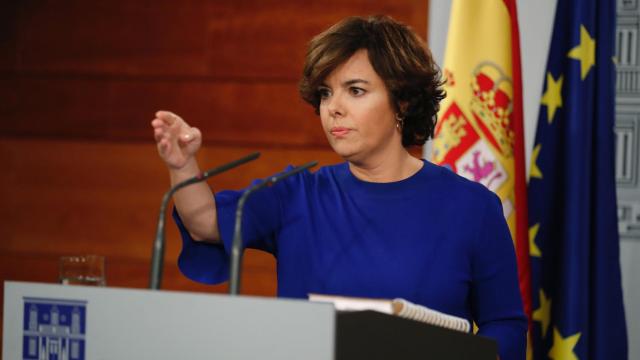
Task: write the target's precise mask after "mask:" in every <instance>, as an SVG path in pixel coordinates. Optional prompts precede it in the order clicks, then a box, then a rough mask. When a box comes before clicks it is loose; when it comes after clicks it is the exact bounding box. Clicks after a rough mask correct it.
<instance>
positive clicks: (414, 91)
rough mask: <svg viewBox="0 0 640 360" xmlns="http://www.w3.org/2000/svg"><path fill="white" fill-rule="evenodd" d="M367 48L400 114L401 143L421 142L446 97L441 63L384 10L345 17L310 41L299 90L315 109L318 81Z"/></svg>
mask: <svg viewBox="0 0 640 360" xmlns="http://www.w3.org/2000/svg"><path fill="white" fill-rule="evenodd" d="M360 49H366V50H367V53H368V56H369V62H371V65H372V66H373V69H374V70H375V71H376V73H377V74H378V76H380V78H382V80H383V81H384V83H385V86H386V87H387V89H388V90H389V95H390V97H391V102H392V104H393V106H394V107H395V110H396V111H397V112H400V108H401V107H400V104H406V109H405V111H403V113H402V114H401V115H402V116H403V117H404V121H403V127H402V145H403V146H404V147H409V146H412V145H423V144H424V143H425V141H427V140H428V139H429V138H432V137H433V131H434V129H435V126H436V122H437V114H438V109H439V108H440V100H442V99H443V98H444V97H445V93H444V90H443V89H442V85H443V83H444V82H443V81H442V76H441V73H440V68H439V67H438V66H437V65H436V63H435V62H434V61H433V58H432V57H431V52H430V51H429V49H428V48H427V47H426V45H425V44H424V42H423V41H422V40H420V38H419V37H418V36H417V35H416V34H415V32H413V30H411V28H409V27H408V26H406V25H404V24H402V23H399V22H397V21H396V20H394V19H392V18H391V17H389V16H384V15H377V16H371V17H368V18H363V17H349V18H346V19H344V20H342V21H340V22H338V23H337V24H335V25H333V26H331V27H330V28H329V29H327V30H326V31H324V32H323V33H321V34H319V35H317V36H316V37H314V38H313V39H312V40H311V42H310V43H309V49H308V50H307V56H306V59H305V64H304V70H303V73H302V79H301V80H300V84H299V91H300V95H301V96H302V98H303V99H304V100H305V101H306V102H308V103H309V104H311V105H312V106H313V107H314V109H315V111H316V114H319V108H320V93H319V92H318V87H319V86H320V85H321V84H322V82H323V81H324V79H325V78H326V77H327V76H328V75H329V74H330V73H331V72H332V71H333V70H334V69H335V68H336V67H338V66H339V65H340V64H342V63H343V62H345V61H346V60H348V59H349V58H350V57H351V56H352V55H353V54H354V53H355V52H356V51H358V50H360Z"/></svg>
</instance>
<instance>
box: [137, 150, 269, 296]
mask: <svg viewBox="0 0 640 360" xmlns="http://www.w3.org/2000/svg"><path fill="white" fill-rule="evenodd" d="M259 156H260V153H259V152H254V153H252V154H249V155H247V156H245V157H243V158H241V159H238V160H234V161H232V162H230V163H227V164H224V165H221V166H218V167H216V168H213V169H211V170H207V171H205V172H203V173H200V174H198V175H196V176H194V177H192V178H190V179H187V180H185V181H182V182H180V183H178V184H176V185H175V186H173V187H172V188H171V189H169V191H167V192H166V193H165V194H164V197H163V198H162V203H161V204H160V216H158V226H157V227H156V238H155V240H154V242H153V253H152V256H151V275H150V277H149V289H153V290H159V289H160V284H161V283H162V268H163V265H164V245H165V236H164V226H165V213H166V209H167V204H168V203H169V200H170V199H171V196H173V194H174V193H175V192H176V191H178V190H180V189H182V188H183V187H186V186H189V185H192V184H195V183H199V182H201V181H204V180H206V179H208V178H210V177H212V176H214V175H218V174H220V173H223V172H225V171H227V170H231V169H233V168H235V167H237V166H239V165H242V164H244V163H247V162H249V161H252V160H255V159H257V158H258V157H259Z"/></svg>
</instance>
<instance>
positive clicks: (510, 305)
mask: <svg viewBox="0 0 640 360" xmlns="http://www.w3.org/2000/svg"><path fill="white" fill-rule="evenodd" d="M492 197H493V200H492V201H490V202H488V203H487V206H486V209H485V211H484V216H483V217H484V220H483V221H482V223H481V224H480V225H481V230H480V231H479V233H478V234H479V236H478V238H477V239H476V242H475V243H474V246H473V261H472V276H473V280H472V288H471V306H472V313H473V318H474V321H475V322H476V324H477V325H478V328H479V331H478V334H479V335H483V336H487V337H490V338H493V339H495V340H496V341H497V342H498V349H499V354H500V358H501V359H503V360H511V359H525V356H526V346H527V340H526V334H527V318H526V316H525V314H524V310H523V306H522V298H521V297H520V287H519V282H518V268H517V265H516V258H515V251H514V246H513V241H512V240H511V235H510V233H509V228H508V226H507V223H506V221H505V219H504V215H503V212H502V204H501V203H500V200H499V199H498V197H497V196H495V195H493V194H492Z"/></svg>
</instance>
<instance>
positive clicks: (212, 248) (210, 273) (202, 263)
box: [173, 208, 229, 284]
mask: <svg viewBox="0 0 640 360" xmlns="http://www.w3.org/2000/svg"><path fill="white" fill-rule="evenodd" d="M173 219H174V220H175V222H176V225H178V230H180V236H181V237H182V251H181V252H180V256H179V257H178V268H179V269H180V272H182V274H183V275H184V276H186V277H187V278H189V279H191V280H193V281H196V282H200V283H204V284H219V283H222V282H225V281H227V280H228V279H229V255H228V253H227V251H226V250H225V246H224V245H223V244H212V243H206V242H202V241H195V240H193V239H192V238H191V235H190V234H189V231H187V229H186V228H185V227H184V225H183V224H182V220H181V219H180V215H179V214H178V211H177V210H176V209H175V208H174V209H173Z"/></svg>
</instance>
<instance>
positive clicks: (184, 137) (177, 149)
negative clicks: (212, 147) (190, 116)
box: [151, 111, 202, 170]
mask: <svg viewBox="0 0 640 360" xmlns="http://www.w3.org/2000/svg"><path fill="white" fill-rule="evenodd" d="M151 126H152V127H153V135H154V137H155V139H156V145H157V147H158V154H160V157H161V158H162V160H164V162H165V163H166V164H167V166H168V167H169V169H171V170H180V169H182V168H183V167H185V165H187V164H188V163H189V162H190V161H194V160H195V157H194V155H195V153H196V152H197V151H198V149H200V146H201V145H202V134H201V133H200V130H198V128H195V127H192V126H189V124H187V123H186V122H185V121H184V120H183V119H182V118H181V117H179V116H178V115H176V114H174V113H172V112H169V111H158V112H157V113H156V118H155V119H153V121H151Z"/></svg>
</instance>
